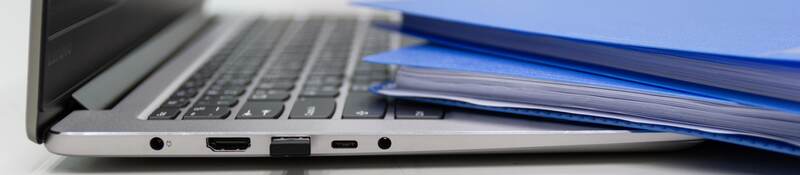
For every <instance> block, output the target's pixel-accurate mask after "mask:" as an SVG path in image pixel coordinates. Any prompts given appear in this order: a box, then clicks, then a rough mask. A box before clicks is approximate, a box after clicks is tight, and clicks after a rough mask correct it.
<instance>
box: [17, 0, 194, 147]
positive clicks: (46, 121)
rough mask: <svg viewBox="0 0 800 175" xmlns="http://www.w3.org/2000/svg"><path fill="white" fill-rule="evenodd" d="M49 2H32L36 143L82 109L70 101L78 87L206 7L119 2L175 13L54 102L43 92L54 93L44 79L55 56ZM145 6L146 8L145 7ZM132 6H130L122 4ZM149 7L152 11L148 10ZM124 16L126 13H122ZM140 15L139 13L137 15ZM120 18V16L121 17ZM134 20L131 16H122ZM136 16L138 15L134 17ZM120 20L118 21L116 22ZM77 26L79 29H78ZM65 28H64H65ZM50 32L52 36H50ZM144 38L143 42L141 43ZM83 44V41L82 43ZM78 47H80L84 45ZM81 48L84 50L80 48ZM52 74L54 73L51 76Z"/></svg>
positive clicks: (180, 0) (31, 119) (158, 0)
mask: <svg viewBox="0 0 800 175" xmlns="http://www.w3.org/2000/svg"><path fill="white" fill-rule="evenodd" d="M48 1H50V0H32V1H31V16H30V21H31V23H30V41H29V57H28V88H27V89H28V92H27V102H26V128H27V135H28V138H29V139H30V140H31V141H33V142H36V143H43V141H44V139H45V138H44V136H45V134H46V133H47V131H48V130H49V127H50V126H51V125H52V124H54V123H56V122H57V121H59V120H61V119H62V118H63V117H64V116H66V114H69V113H70V112H71V111H74V110H78V109H81V108H82V107H80V105H76V103H74V102H73V101H74V100H71V99H70V95H69V94H71V93H72V92H74V90H75V89H77V87H80V86H82V85H83V84H84V83H86V82H88V81H89V80H91V79H92V78H93V77H94V76H96V75H98V74H99V73H100V72H103V71H104V70H105V68H107V67H108V66H110V65H113V64H114V63H115V62H117V61H119V58H121V57H123V56H124V55H125V54H126V53H127V52H129V51H130V50H133V48H136V47H138V46H139V45H141V44H142V43H144V41H146V40H147V38H150V37H152V36H153V35H155V34H156V33H158V32H159V31H160V30H161V29H163V28H165V27H166V26H167V25H168V24H170V23H172V22H174V21H175V20H176V19H177V18H179V16H181V15H183V14H185V13H189V12H191V11H197V10H199V9H200V8H202V5H203V4H204V0H191V1H186V0H166V1H173V3H168V2H165V3H162V2H164V1H162V0H152V1H150V2H147V3H143V2H144V1H135V0H118V1H119V2H120V3H127V2H133V3H131V4H138V5H137V6H135V9H136V10H138V9H139V8H143V9H142V11H143V12H147V11H148V10H150V9H154V10H162V11H167V12H171V13H168V14H171V15H169V16H167V15H163V16H153V17H155V18H156V19H159V20H162V21H163V22H159V23H158V25H152V24H151V25H148V26H143V30H147V31H141V32H143V33H147V34H144V35H137V37H135V38H137V39H136V41H130V42H125V43H124V44H123V45H125V46H128V47H127V48H125V49H117V50H115V52H118V54H115V56H114V57H107V58H105V57H103V58H100V59H101V60H106V63H103V65H104V66H102V67H100V68H97V70H94V71H93V73H92V74H90V75H86V77H85V78H83V80H82V81H79V82H74V83H75V84H74V85H72V88H69V89H67V90H66V91H63V92H62V93H63V94H62V95H60V96H62V97H63V98H66V99H61V101H59V102H53V101H52V100H53V99H43V96H42V92H43V90H50V89H47V88H49V87H46V84H47V82H43V81H45V80H46V79H45V78H43V76H44V72H45V71H46V68H47V66H44V65H43V64H47V63H46V61H47V60H46V59H47V58H46V57H47V55H49V54H50V55H52V54H53V53H47V50H48V49H47V48H48V36H49V35H50V34H52V33H54V32H52V31H53V29H50V30H48V29H49V28H48V21H47V20H48V19H47V16H48V14H47V13H48V5H47V3H48ZM143 4H144V5H143ZM122 5H123V6H124V5H129V4H122ZM147 7H149V8H147ZM130 12H131V11H130V10H129V11H126V12H125V13H130ZM119 13H123V12H119ZM135 14H136V15H138V13H135ZM118 16H120V15H118ZM121 16H127V17H130V16H131V15H130V14H128V15H121ZM134 16H135V15H134ZM87 19H89V17H87V18H83V19H81V20H79V21H78V22H75V23H74V24H78V23H84V24H85V23H87ZM112 19H116V18H112ZM126 19H127V20H131V19H130V18H126ZM126 19H119V20H120V21H125V20H126ZM74 26H77V25H74ZM62 27H63V25H62ZM75 28H77V27H73V26H68V27H65V28H64V29H57V30H66V29H69V30H74V29H75ZM48 31H50V32H48ZM57 33H59V34H60V35H64V33H69V32H57ZM93 36H94V35H88V36H83V35H82V36H81V37H93ZM139 38H141V39H139ZM78 42H79V41H78ZM80 44H81V43H78V44H76V45H80ZM77 47H80V46H77ZM51 74H52V73H51ZM44 103H48V104H47V108H45V105H43V104H44Z"/></svg>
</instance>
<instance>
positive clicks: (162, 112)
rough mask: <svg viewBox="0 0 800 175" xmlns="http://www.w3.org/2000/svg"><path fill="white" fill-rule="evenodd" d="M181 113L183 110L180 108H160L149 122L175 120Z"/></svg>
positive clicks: (151, 116) (149, 118)
mask: <svg viewBox="0 0 800 175" xmlns="http://www.w3.org/2000/svg"><path fill="white" fill-rule="evenodd" d="M180 113H181V110H180V109H178V108H158V109H156V111H153V113H152V114H150V116H149V117H147V119H148V120H174V119H175V118H177V117H178V114H180Z"/></svg>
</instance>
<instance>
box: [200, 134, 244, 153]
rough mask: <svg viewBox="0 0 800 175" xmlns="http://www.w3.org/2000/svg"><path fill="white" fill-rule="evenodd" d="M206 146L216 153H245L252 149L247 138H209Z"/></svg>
mask: <svg viewBox="0 0 800 175" xmlns="http://www.w3.org/2000/svg"><path fill="white" fill-rule="evenodd" d="M206 146H207V147H208V148H210V149H211V151H215V152H230V151H244V150H247V148H250V138H247V137H209V138H206Z"/></svg>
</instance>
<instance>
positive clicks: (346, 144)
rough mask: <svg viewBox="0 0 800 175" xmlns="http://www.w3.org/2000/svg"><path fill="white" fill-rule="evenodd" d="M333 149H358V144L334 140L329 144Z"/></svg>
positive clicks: (351, 141) (352, 141)
mask: <svg viewBox="0 0 800 175" xmlns="http://www.w3.org/2000/svg"><path fill="white" fill-rule="evenodd" d="M331 148H333V149H354V148H358V142H357V141H355V140H334V141H332V142H331Z"/></svg>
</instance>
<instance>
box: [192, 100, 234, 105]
mask: <svg viewBox="0 0 800 175" xmlns="http://www.w3.org/2000/svg"><path fill="white" fill-rule="evenodd" d="M237 103H239V100H238V99H231V100H201V101H197V104H195V105H202V106H227V107H233V106H236V104H237Z"/></svg>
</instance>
